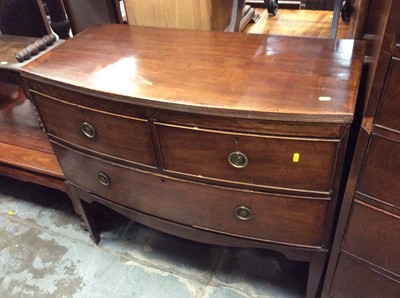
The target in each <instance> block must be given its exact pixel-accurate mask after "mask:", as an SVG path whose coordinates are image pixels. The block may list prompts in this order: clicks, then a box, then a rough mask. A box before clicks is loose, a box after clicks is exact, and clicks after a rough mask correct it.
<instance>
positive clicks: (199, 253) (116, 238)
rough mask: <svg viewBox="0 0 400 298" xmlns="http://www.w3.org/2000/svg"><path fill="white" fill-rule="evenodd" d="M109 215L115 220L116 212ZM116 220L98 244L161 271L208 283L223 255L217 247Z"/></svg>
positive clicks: (130, 222)
mask: <svg viewBox="0 0 400 298" xmlns="http://www.w3.org/2000/svg"><path fill="white" fill-rule="evenodd" d="M105 216H106V217H107V216H110V214H108V215H105ZM111 216H112V218H114V220H115V218H117V217H118V216H119V215H118V214H112V215H111ZM117 222H120V225H119V226H118V225H117V226H115V225H114V227H112V228H110V227H106V230H105V231H104V230H103V231H102V233H101V239H102V240H101V242H100V243H99V246H100V247H102V248H103V249H106V250H108V251H112V252H115V253H118V254H122V255H124V256H125V257H127V258H132V259H134V260H140V261H141V262H143V263H148V264H151V266H156V267H157V268H160V269H162V270H166V271H171V272H175V273H179V274H180V275H185V276H190V277H191V278H193V279H198V280H200V281H202V282H208V281H209V280H210V278H211V272H212V271H213V270H214V267H215V265H216V264H217V263H218V261H219V259H220V257H221V255H222V251H223V249H222V248H221V247H218V246H212V245H206V244H201V243H197V242H193V241H189V240H186V239H182V238H178V237H174V236H171V235H168V234H165V233H162V232H158V231H156V230H153V229H150V228H148V227H145V226H143V225H140V224H138V223H135V222H132V221H129V220H125V221H124V219H121V220H115V221H114V223H117Z"/></svg>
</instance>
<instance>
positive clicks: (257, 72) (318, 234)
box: [22, 25, 364, 297]
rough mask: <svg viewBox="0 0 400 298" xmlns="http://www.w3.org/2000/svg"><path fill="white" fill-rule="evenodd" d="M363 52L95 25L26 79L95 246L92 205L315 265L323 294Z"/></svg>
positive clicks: (307, 42) (314, 278)
mask: <svg viewBox="0 0 400 298" xmlns="http://www.w3.org/2000/svg"><path fill="white" fill-rule="evenodd" d="M363 55H364V47H363V44H362V43H358V42H354V41H351V40H326V39H313V38H293V37H284V36H267V35H246V34H241V33H224V32H199V31H197V32H196V31H189V30H177V29H157V28H149V27H135V26H122V25H103V26H95V27H92V28H91V29H89V30H87V31H85V32H83V33H82V34H80V35H79V36H77V37H75V38H73V39H72V40H69V41H67V42H65V43H64V44H63V45H62V46H60V47H58V48H56V49H54V50H53V51H52V52H51V53H49V54H46V55H44V56H42V57H41V58H39V59H36V60H35V61H33V62H32V63H30V64H29V65H27V66H25V67H24V68H23V69H22V76H23V77H24V79H25V82H26V84H27V87H28V88H29V96H30V98H31V99H32V100H33V101H34V103H35V105H36V107H37V108H38V110H39V113H40V116H41V119H42V121H43V123H44V126H45V129H46V132H47V135H48V137H49V139H50V141H51V143H52V145H53V148H54V150H55V153H56V155H57V157H58V158H59V161H60V164H61V167H62V169H63V172H64V174H65V176H66V178H67V180H68V183H69V185H70V186H71V190H72V193H73V198H74V199H75V201H76V204H77V205H78V206H79V208H80V211H81V212H82V213H83V214H84V218H85V221H86V223H87V225H88V227H89V230H90V232H91V236H92V238H93V240H94V241H95V242H96V243H97V242H99V241H100V236H99V231H98V230H97V225H96V222H95V220H94V217H93V214H92V213H93V212H92V211H93V210H92V205H93V204H92V203H101V204H104V205H106V206H108V207H110V208H112V209H114V210H116V211H117V212H120V213H121V214H124V215H126V216H128V217H130V218H132V219H134V220H136V221H138V222H140V223H143V224H145V225H148V226H150V227H153V228H156V229H159V230H161V231H164V232H167V233H171V234H174V235H178V236H181V237H185V238H188V239H192V240H195V241H200V242H206V243H213V244H218V245H227V246H238V247H260V248H267V249H274V250H277V251H280V252H281V253H283V254H285V255H286V256H287V257H288V258H290V259H294V260H302V261H307V262H310V271H309V279H308V286H307V297H315V296H316V295H317V292H318V288H319V285H320V280H321V276H322V273H323V271H324V268H325V261H326V256H327V254H328V253H329V250H330V247H331V239H332V230H333V223H334V220H335V214H336V205H337V202H338V192H339V188H340V180H341V179H340V178H341V175H342V168H343V160H344V155H345V150H346V144H347V138H348V132H349V128H350V125H351V123H352V120H353V113H354V108H355V103H356V98H357V91H358V84H359V78H360V73H361V68H362V64H363Z"/></svg>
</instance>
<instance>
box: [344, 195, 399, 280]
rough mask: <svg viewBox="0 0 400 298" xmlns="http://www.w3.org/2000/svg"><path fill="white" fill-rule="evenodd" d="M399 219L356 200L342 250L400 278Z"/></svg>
mask: <svg viewBox="0 0 400 298" xmlns="http://www.w3.org/2000/svg"><path fill="white" fill-rule="evenodd" d="M399 248H400V217H398V216H396V215H393V214H391V213H388V212H386V211H384V210H381V209H379V208H376V207H373V206H371V205H369V204H366V203H364V202H361V201H359V200H354V202H353V209H352V212H351V219H350V223H349V226H348V228H347V231H346V236H345V239H344V243H343V250H345V251H347V252H349V253H350V254H352V255H355V256H357V257H359V258H362V259H364V260H366V261H367V262H370V263H372V264H374V265H376V266H379V267H381V268H382V269H384V270H387V271H390V272H392V273H394V274H396V275H398V276H399V277H400V259H399V258H398V255H399V253H398V252H399Z"/></svg>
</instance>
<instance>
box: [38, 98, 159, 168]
mask: <svg viewBox="0 0 400 298" xmlns="http://www.w3.org/2000/svg"><path fill="white" fill-rule="evenodd" d="M34 98H35V101H36V105H37V107H38V108H39V111H40V114H41V116H42V118H43V120H44V123H45V125H46V129H47V132H48V133H49V134H51V135H54V136H56V137H58V138H60V139H63V140H65V141H67V142H69V143H71V144H73V145H77V146H80V147H84V148H87V149H89V150H92V151H96V152H99V153H101V154H106V155H108V156H112V157H116V158H119V159H123V160H127V161H130V162H134V163H138V164H143V165H148V166H153V167H155V166H156V162H155V155H154V150H153V145H152V141H151V135H150V129H149V125H148V122H147V120H144V119H137V118H131V117H126V116H119V115H115V114H111V113H106V112H102V111H98V110H93V109H89V108H86V107H82V106H79V105H76V104H70V103H68V102H65V101H61V100H58V99H55V98H50V97H47V96H42V95H40V94H34Z"/></svg>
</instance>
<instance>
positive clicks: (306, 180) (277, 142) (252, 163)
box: [156, 124, 339, 192]
mask: <svg viewBox="0 0 400 298" xmlns="http://www.w3.org/2000/svg"><path fill="white" fill-rule="evenodd" d="M156 127H157V133H158V138H159V142H160V148H161V154H162V162H163V167H164V169H165V170H166V171H173V172H179V173H183V174H189V175H195V176H202V177H207V178H212V179H219V180H224V181H230V182H237V183H245V184H250V185H260V186H267V187H274V188H288V189H298V190H306V191H321V192H328V191H330V190H331V188H332V179H333V173H334V168H335V163H336V158H337V152H338V146H339V140H326V141H325V140H318V139H302V138H279V137H268V136H257V135H246V134H233V133H226V132H220V131H209V130H201V129H193V128H185V127H177V126H171V125H164V124H157V125H156ZM239 152H240V153H239ZM231 153H233V154H236V155H238V154H243V156H239V160H238V162H237V163H236V164H233V165H232V164H231V163H230V162H229V156H230V154H231ZM231 158H232V156H231ZM234 158H235V156H234V157H233V161H235V159H234ZM246 159H247V160H246ZM243 160H244V163H245V162H246V161H247V164H245V165H244V166H242V167H237V166H236V165H237V164H239V165H240V162H242V165H243ZM231 161H232V160H231Z"/></svg>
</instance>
